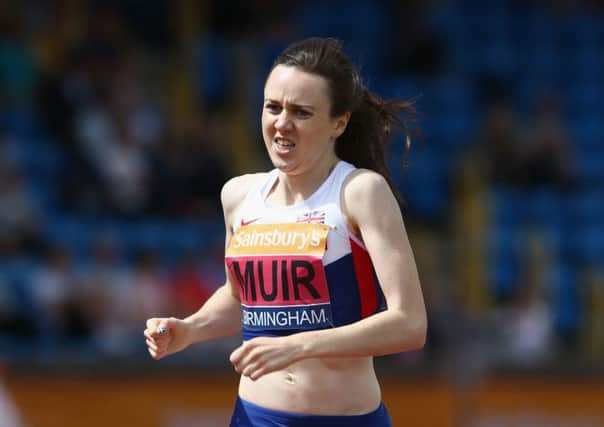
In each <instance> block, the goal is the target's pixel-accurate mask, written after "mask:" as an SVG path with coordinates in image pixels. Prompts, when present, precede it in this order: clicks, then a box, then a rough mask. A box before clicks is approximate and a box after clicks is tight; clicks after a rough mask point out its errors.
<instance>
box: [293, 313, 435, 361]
mask: <svg viewBox="0 0 604 427" xmlns="http://www.w3.org/2000/svg"><path fill="white" fill-rule="evenodd" d="M291 337H292V339H294V340H296V341H297V344H298V345H299V346H300V348H301V354H302V358H304V359H307V358H321V357H365V356H380V355H386V354H393V353H399V352H403V351H410V350H417V349H420V348H421V347H423V345H424V342H425V339H426V319H425V316H424V315H421V314H418V315H406V314H405V313H404V312H402V311H397V310H386V311H383V312H381V313H378V314H375V315H373V316H370V317H367V318H365V319H363V320H360V321H358V322H355V323H352V324H350V325H346V326H341V327H337V328H333V329H324V330H319V331H309V332H302V333H300V334H296V335H293V336H291Z"/></svg>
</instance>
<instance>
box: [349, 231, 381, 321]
mask: <svg viewBox="0 0 604 427" xmlns="http://www.w3.org/2000/svg"><path fill="white" fill-rule="evenodd" d="M350 248H351V250H352V263H353V264H354V272H355V274H356V276H357V284H358V287H359V297H360V300H361V318H363V319H364V318H365V317H368V316H371V315H372V314H373V313H375V311H376V310H377V307H378V293H377V286H376V283H375V276H374V274H373V265H372V264H371V258H370V257H369V252H367V251H366V250H365V249H364V248H363V247H361V246H360V245H359V244H358V243H357V242H355V241H354V240H353V239H350Z"/></svg>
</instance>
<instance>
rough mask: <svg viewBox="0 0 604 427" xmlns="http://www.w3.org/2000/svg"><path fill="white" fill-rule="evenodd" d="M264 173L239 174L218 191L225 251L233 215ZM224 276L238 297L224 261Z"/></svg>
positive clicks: (229, 236)
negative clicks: (223, 227)
mask: <svg viewBox="0 0 604 427" xmlns="http://www.w3.org/2000/svg"><path fill="white" fill-rule="evenodd" d="M263 175H264V174H248V175H241V176H237V177H235V178H231V179H230V180H228V181H227V182H226V183H225V184H224V185H223V186H222V190H221V192H220V201H221V202H222V211H223V214H224V225H225V242H224V250H225V253H226V250H227V248H228V247H229V243H230V241H231V238H232V237H233V232H234V227H235V223H234V221H235V217H236V215H237V211H238V209H239V208H240V206H241V204H242V202H243V200H244V199H245V196H246V194H247V193H248V192H249V190H250V188H251V187H252V186H253V185H254V183H255V182H256V181H257V179H258V178H259V177H261V176H263ZM225 277H226V285H228V286H229V288H230V289H231V293H232V294H233V296H234V297H235V298H237V299H239V290H238V288H237V287H236V286H235V285H234V282H233V280H232V278H231V276H230V273H229V269H228V268H227V267H226V263H225Z"/></svg>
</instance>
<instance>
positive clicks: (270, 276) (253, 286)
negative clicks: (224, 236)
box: [226, 161, 384, 340]
mask: <svg viewBox="0 0 604 427" xmlns="http://www.w3.org/2000/svg"><path fill="white" fill-rule="evenodd" d="M354 170H355V167H354V166H353V165H351V164H350V163H347V162H345V161H339V162H338V163H337V165H336V166H335V167H334V169H333V171H332V172H331V174H330V175H329V177H328V178H327V179H326V180H325V181H324V182H323V184H322V185H321V186H320V187H319V188H318V189H317V190H316V191H315V192H314V193H313V194H312V195H311V196H310V197H309V198H308V199H306V200H305V201H304V202H302V203H298V204H295V205H290V206H275V205H271V204H269V203H267V202H266V197H267V195H268V192H269V191H270V189H271V188H272V187H273V185H274V183H275V180H276V179H277V174H278V171H277V170H276V169H274V170H272V171H271V172H269V173H268V174H267V176H266V178H265V179H264V180H263V181H262V182H261V183H260V184H259V185H257V186H256V187H255V188H252V189H251V191H250V192H249V193H248V195H247V196H246V198H245V199H244V201H243V205H242V207H241V209H239V212H240V216H239V217H238V218H235V219H236V224H237V226H236V227H235V230H234V233H233V236H232V238H231V241H230V242H229V246H228V248H227V251H226V262H227V266H228V269H229V272H230V276H231V279H232V280H234V281H235V282H236V284H237V285H238V286H239V290H240V297H241V306H242V318H241V321H242V329H243V338H244V340H247V339H251V338H253V337H256V336H263V335H264V336H267V335H268V336H275V335H288V334H291V333H294V332H299V331H303V330H310V329H324V328H331V327H336V326H342V325H346V324H349V323H353V322H355V321H358V320H360V319H363V318H365V317H367V316H370V315H372V314H374V313H376V312H378V311H380V310H381V309H383V308H384V298H383V295H382V292H381V290H380V287H379V285H378V282H377V279H376V276H375V272H374V269H373V265H372V264H371V260H370V258H369V254H368V252H367V250H366V249H365V247H364V246H363V244H362V243H361V242H360V241H359V240H358V239H357V238H356V237H355V236H354V235H353V234H352V233H351V232H350V230H349V228H348V226H347V225H346V220H345V218H344V215H343V214H342V210H341V207H340V195H341V191H342V184H343V182H344V180H345V179H346V177H347V176H348V175H349V174H350V173H351V172H352V171H354Z"/></svg>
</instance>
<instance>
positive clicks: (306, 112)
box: [294, 109, 312, 118]
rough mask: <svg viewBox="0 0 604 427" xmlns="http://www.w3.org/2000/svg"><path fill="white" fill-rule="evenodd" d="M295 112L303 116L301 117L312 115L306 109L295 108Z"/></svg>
mask: <svg viewBox="0 0 604 427" xmlns="http://www.w3.org/2000/svg"><path fill="white" fill-rule="evenodd" d="M294 113H295V114H296V116H298V117H301V118H307V117H310V116H311V115H312V114H311V113H310V111H306V110H302V109H296V110H294Z"/></svg>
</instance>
